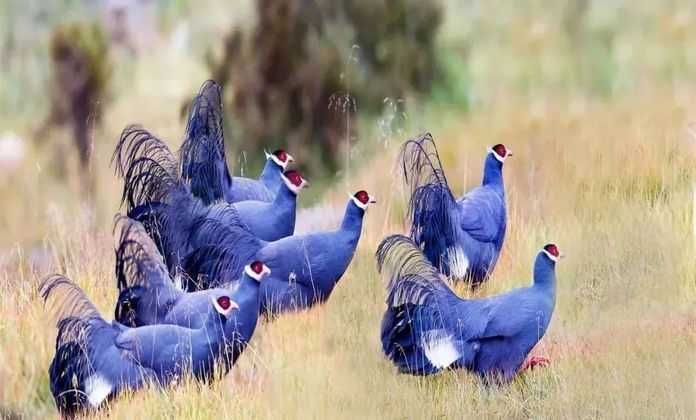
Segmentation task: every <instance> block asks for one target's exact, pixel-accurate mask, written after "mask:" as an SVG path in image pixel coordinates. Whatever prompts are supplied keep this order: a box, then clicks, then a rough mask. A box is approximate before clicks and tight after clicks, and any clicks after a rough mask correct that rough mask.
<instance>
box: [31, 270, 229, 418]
mask: <svg viewBox="0 0 696 420" xmlns="http://www.w3.org/2000/svg"><path fill="white" fill-rule="evenodd" d="M40 293H41V296H42V297H43V299H44V301H45V302H46V303H47V304H48V305H49V306H50V307H51V308H53V310H54V313H55V316H56V318H57V326H58V335H57V338H56V354H55V356H54V358H53V361H52V362H51V366H50V368H49V380H50V388H51V393H52V394H53V397H54V399H55V402H56V405H57V407H58V410H59V411H60V412H61V414H63V415H65V416H73V415H75V414H78V413H80V412H82V411H84V410H87V409H89V408H95V407H98V406H100V405H101V404H102V403H103V402H104V401H106V400H107V399H108V398H111V397H113V396H115V395H117V394H118V393H120V392H122V391H124V390H126V389H131V390H134V389H138V388H141V387H143V386H144V385H146V384H147V383H157V384H159V385H161V386H166V385H168V384H170V383H172V382H173V381H176V380H177V379H178V378H180V377H182V376H185V375H193V376H194V377H196V378H199V379H202V380H210V379H213V378H214V375H213V374H214V367H215V365H216V362H217V360H218V359H219V357H220V355H221V352H222V350H223V331H224V328H225V324H226V322H227V320H228V318H229V317H230V316H231V314H232V313H233V312H234V311H235V310H236V309H237V304H236V303H235V302H234V301H233V300H231V299H230V297H229V295H227V294H216V295H211V296H209V301H208V302H209V303H208V304H209V305H210V306H211V307H212V308H214V310H211V311H210V315H209V316H208V317H207V318H206V319H205V321H204V322H203V323H202V325H201V326H200V327H198V328H186V327H181V326H177V325H151V326H146V327H139V328H129V327H126V326H124V325H122V324H120V323H118V322H116V321H113V322H111V323H109V322H107V321H105V320H104V319H103V318H102V317H101V315H100V314H99V312H98V311H97V309H96V308H95V307H94V305H93V304H92V303H91V302H90V301H89V299H88V298H87V297H86V296H85V294H84V292H83V291H82V290H81V289H80V288H79V287H78V286H77V285H75V284H74V283H72V282H71V281H70V280H68V279H67V278H65V277H63V276H61V275H52V276H49V277H47V278H46V279H44V281H43V282H42V284H41V286H40Z"/></svg>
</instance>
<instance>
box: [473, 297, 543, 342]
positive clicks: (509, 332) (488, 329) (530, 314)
mask: <svg viewBox="0 0 696 420" xmlns="http://www.w3.org/2000/svg"><path fill="white" fill-rule="evenodd" d="M481 303H482V308H483V309H482V310H481V311H480V312H481V313H483V314H485V315H484V318H485V327H484V328H483V329H482V330H481V334H480V336H479V337H478V338H490V337H514V336H516V335H518V334H520V333H521V332H523V331H527V330H529V331H532V330H534V328H535V326H536V325H541V321H542V320H541V319H540V318H539V317H540V316H543V314H541V313H539V305H538V304H537V302H536V301H535V296H534V292H533V290H532V289H530V288H521V289H514V290H512V291H510V292H508V293H505V294H503V295H498V296H494V297H492V298H488V299H484V300H482V301H481Z"/></svg>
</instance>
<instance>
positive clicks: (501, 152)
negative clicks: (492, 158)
mask: <svg viewBox="0 0 696 420" xmlns="http://www.w3.org/2000/svg"><path fill="white" fill-rule="evenodd" d="M493 150H494V151H495V153H496V154H497V155H498V156H500V157H501V158H504V157H505V156H506V155H507V149H506V148H505V145H504V144H496V145H495V146H493Z"/></svg>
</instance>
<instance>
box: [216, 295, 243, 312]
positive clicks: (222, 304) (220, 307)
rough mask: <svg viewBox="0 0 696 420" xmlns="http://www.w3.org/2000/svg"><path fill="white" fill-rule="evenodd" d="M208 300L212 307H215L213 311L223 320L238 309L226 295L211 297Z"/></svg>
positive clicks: (235, 303)
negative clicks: (222, 317)
mask: <svg viewBox="0 0 696 420" xmlns="http://www.w3.org/2000/svg"><path fill="white" fill-rule="evenodd" d="M210 300H211V301H212V302H213V307H215V310H216V311H217V312H218V313H219V314H220V315H222V316H224V317H225V318H229V317H230V314H231V313H232V311H234V310H235V309H239V305H237V302H235V301H233V300H232V299H230V297H229V296H228V295H226V294H223V295H219V296H211V297H210Z"/></svg>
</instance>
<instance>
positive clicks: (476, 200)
mask: <svg viewBox="0 0 696 420" xmlns="http://www.w3.org/2000/svg"><path fill="white" fill-rule="evenodd" d="M510 156H512V153H511V152H510V150H509V149H507V148H506V147H505V146H504V145H502V144H497V145H495V146H493V147H492V148H490V149H489V150H488V153H487V155H486V159H485V162H484V169H483V181H482V183H481V186H479V187H476V188H474V189H473V190H471V191H469V192H468V193H466V194H464V195H463V196H462V197H461V198H459V199H456V198H455V196H454V195H453V194H452V191H451V190H450V187H449V185H448V184H447V178H446V177H445V173H444V170H443V169H442V164H441V162H440V156H439V155H438V152H437V148H436V146H435V141H434V140H433V137H432V136H431V135H430V134H424V135H422V136H420V137H418V138H416V139H411V140H408V141H406V143H404V145H403V147H402V149H401V157H400V160H401V162H400V166H401V170H402V171H403V176H404V180H405V182H406V185H407V187H408V189H409V190H410V194H411V197H410V200H409V207H408V218H409V219H410V223H411V228H410V235H409V236H410V237H411V239H413V241H414V242H415V243H416V244H417V245H418V246H419V247H421V249H423V252H424V253H425V256H426V257H427V258H428V260H429V261H430V262H431V263H432V264H433V265H434V266H436V267H437V268H438V269H439V270H440V272H442V273H443V274H445V275H447V276H451V277H453V278H454V279H455V280H467V281H469V282H470V283H471V284H472V285H477V284H479V283H481V282H483V281H485V280H486V279H487V278H488V276H489V275H490V274H491V272H492V271H493V268H495V264H496V262H497V261H498V257H499V255H500V250H501V248H502V246H503V240H504V238H505V229H506V225H507V214H506V209H505V185H504V183H503V163H504V162H505V160H506V159H507V158H508V157H510Z"/></svg>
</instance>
